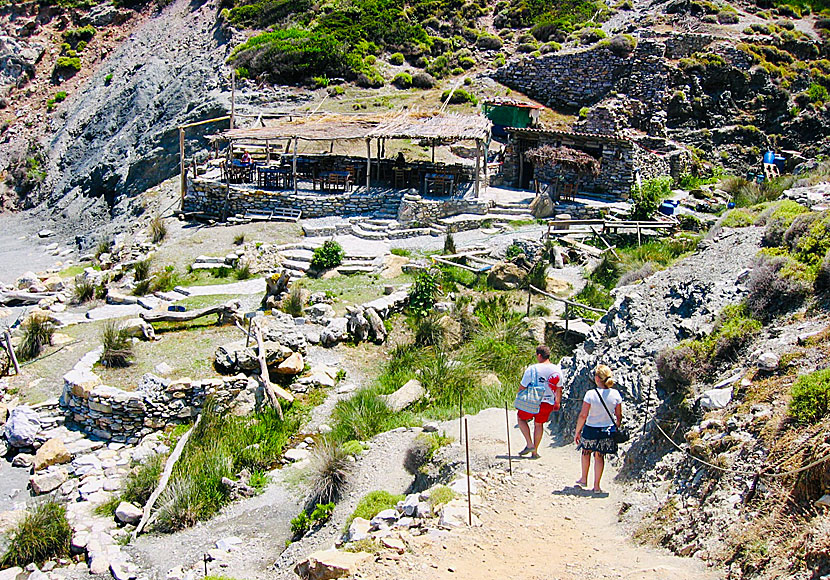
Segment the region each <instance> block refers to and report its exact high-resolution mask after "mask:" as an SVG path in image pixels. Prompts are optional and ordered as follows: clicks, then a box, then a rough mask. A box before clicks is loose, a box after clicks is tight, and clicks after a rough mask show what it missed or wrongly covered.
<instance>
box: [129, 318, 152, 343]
mask: <svg viewBox="0 0 830 580" xmlns="http://www.w3.org/2000/svg"><path fill="white" fill-rule="evenodd" d="M121 330H122V331H123V332H125V333H126V334H127V336H130V337H135V338H140V339H143V340H155V339H156V331H155V330H153V327H152V326H151V325H150V323H149V322H147V321H146V320H144V319H142V318H130V319H129V320H125V321H124V322H123V323H122V324H121Z"/></svg>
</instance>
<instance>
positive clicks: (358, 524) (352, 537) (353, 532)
mask: <svg viewBox="0 0 830 580" xmlns="http://www.w3.org/2000/svg"><path fill="white" fill-rule="evenodd" d="M371 529H372V524H370V523H369V520H367V519H366V518H355V519H353V520H352V523H351V524H349V531H348V532H347V533H346V541H347V542H359V541H360V540H365V539H366V538H368V537H369V531H370V530H371Z"/></svg>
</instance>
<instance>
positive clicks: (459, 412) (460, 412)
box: [458, 391, 464, 443]
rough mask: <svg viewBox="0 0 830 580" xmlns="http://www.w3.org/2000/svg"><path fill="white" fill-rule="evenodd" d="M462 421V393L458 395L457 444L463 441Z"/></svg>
mask: <svg viewBox="0 0 830 580" xmlns="http://www.w3.org/2000/svg"><path fill="white" fill-rule="evenodd" d="M463 420H464V392H463V391H462V392H460V393H458V442H459V443H461V442H462V441H463V440H464V430H463V429H462V421H463Z"/></svg>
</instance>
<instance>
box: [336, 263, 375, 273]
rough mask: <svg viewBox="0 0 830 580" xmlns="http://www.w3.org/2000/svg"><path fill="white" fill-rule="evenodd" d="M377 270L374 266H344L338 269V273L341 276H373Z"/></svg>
mask: <svg viewBox="0 0 830 580" xmlns="http://www.w3.org/2000/svg"><path fill="white" fill-rule="evenodd" d="M375 270H376V268H375V267H374V266H360V265H357V264H354V265H350V266H349V265H342V266H338V267H337V271H338V272H339V273H340V274H344V275H349V274H371V273H372V272H374V271H375Z"/></svg>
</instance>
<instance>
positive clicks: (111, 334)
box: [101, 320, 133, 367]
mask: <svg viewBox="0 0 830 580" xmlns="http://www.w3.org/2000/svg"><path fill="white" fill-rule="evenodd" d="M101 345H102V346H103V347H104V352H103V353H102V354H101V363H102V364H103V365H104V366H107V367H125V366H127V365H128V364H130V358H132V355H133V341H132V338H131V337H130V336H129V335H128V334H127V332H126V331H125V330H124V329H123V328H121V326H120V324H119V323H118V322H116V321H115V320H108V321H106V322H105V323H104V327H103V328H102V329H101Z"/></svg>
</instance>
